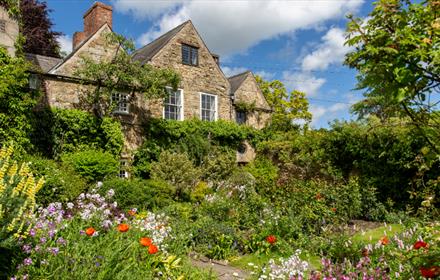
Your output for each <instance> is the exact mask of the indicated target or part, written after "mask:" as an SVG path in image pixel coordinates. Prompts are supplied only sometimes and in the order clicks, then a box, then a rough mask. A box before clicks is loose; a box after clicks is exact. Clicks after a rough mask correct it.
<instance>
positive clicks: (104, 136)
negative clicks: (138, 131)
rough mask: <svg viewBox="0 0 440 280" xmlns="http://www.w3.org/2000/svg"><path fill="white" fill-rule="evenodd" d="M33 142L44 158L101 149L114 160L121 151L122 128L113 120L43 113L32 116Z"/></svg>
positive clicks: (60, 112) (85, 114) (72, 113)
mask: <svg viewBox="0 0 440 280" xmlns="http://www.w3.org/2000/svg"><path fill="white" fill-rule="evenodd" d="M33 122H34V124H33V126H34V132H33V134H32V140H33V142H34V144H35V146H36V147H37V148H38V150H39V151H40V152H41V153H42V154H45V155H51V156H54V157H55V158H58V157H59V156H60V155H61V154H62V153H71V152H75V151H79V150H82V149H90V148H96V149H103V150H105V151H107V152H109V153H111V154H113V155H115V156H117V155H119V154H120V153H121V151H122V146H123V141H124V136H123V133H122V128H121V124H120V123H119V122H118V121H117V120H114V119H112V118H107V117H105V118H102V119H100V118H96V117H94V116H93V115H92V114H90V113H88V112H85V111H81V110H76V109H68V110H64V109H45V110H41V111H37V112H35V117H34V118H33Z"/></svg>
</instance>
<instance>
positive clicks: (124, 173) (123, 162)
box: [118, 159, 130, 179]
mask: <svg viewBox="0 0 440 280" xmlns="http://www.w3.org/2000/svg"><path fill="white" fill-rule="evenodd" d="M127 169H128V160H127V159H120V160H119V172H118V177H119V178H122V179H128V178H130V173H129V172H128V170H127Z"/></svg>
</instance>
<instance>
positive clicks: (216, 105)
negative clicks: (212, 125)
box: [199, 92, 218, 122]
mask: <svg viewBox="0 0 440 280" xmlns="http://www.w3.org/2000/svg"><path fill="white" fill-rule="evenodd" d="M203 95H207V96H214V102H215V104H214V105H215V106H214V110H215V111H214V119H213V120H204V119H203V113H202V112H203V108H202V96H203ZM199 105H200V119H201V120H202V121H209V122H215V121H217V120H218V96H217V95H215V94H210V93H205V92H200V104H199ZM205 110H206V109H205Z"/></svg>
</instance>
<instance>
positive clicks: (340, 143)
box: [323, 119, 438, 207]
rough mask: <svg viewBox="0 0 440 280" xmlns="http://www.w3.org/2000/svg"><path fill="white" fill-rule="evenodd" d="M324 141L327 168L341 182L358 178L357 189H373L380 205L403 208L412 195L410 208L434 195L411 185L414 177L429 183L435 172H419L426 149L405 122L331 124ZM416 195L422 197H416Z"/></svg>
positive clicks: (420, 186)
mask: <svg viewBox="0 0 440 280" xmlns="http://www.w3.org/2000/svg"><path fill="white" fill-rule="evenodd" d="M325 138H326V139H325V141H324V143H323V148H324V150H325V151H326V153H325V157H326V158H327V159H328V160H329V161H330V162H331V164H332V165H333V166H335V167H337V168H338V169H340V170H341V171H342V173H343V176H344V177H345V178H348V177H350V176H351V175H358V176H359V180H360V182H359V183H360V184H361V186H369V187H373V188H375V189H376V190H377V193H378V198H379V200H380V201H382V202H384V203H385V202H387V201H388V200H392V201H393V202H395V203H396V205H395V207H406V206H407V204H408V203H409V202H410V201H409V199H410V195H411V193H410V192H413V193H414V195H412V196H413V198H415V200H414V201H411V204H412V205H414V206H415V207H418V206H420V203H421V200H422V199H423V196H424V195H426V194H427V193H431V195H433V194H435V193H436V191H435V189H431V191H428V192H427V193H425V192H423V190H427V188H426V186H422V184H416V182H414V181H413V180H414V179H415V178H417V176H422V178H420V179H421V180H422V181H424V182H426V181H429V180H430V179H431V178H437V177H438V172H437V171H436V168H432V169H427V170H425V171H424V172H420V170H419V163H418V160H417V159H418V158H419V157H420V155H421V151H422V150H423V149H426V146H425V145H426V141H425V140H424V137H423V136H422V135H420V134H419V133H418V132H417V131H414V130H413V129H412V128H411V127H408V126H406V125H405V122H402V121H399V120H396V121H395V122H394V124H393V125H390V126H383V125H381V124H380V122H378V121H375V120H374V119H371V120H370V122H369V123H367V124H362V123H355V122H352V123H334V124H333V126H332V130H331V131H330V132H329V133H328V134H327V135H326V137H325ZM419 192H420V194H423V195H422V196H419V195H416V194H417V193H419Z"/></svg>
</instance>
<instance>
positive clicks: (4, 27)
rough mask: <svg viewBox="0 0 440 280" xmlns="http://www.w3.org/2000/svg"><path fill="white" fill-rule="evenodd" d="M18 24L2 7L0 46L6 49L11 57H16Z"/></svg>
mask: <svg viewBox="0 0 440 280" xmlns="http://www.w3.org/2000/svg"><path fill="white" fill-rule="evenodd" d="M18 32H19V29H18V23H17V21H15V20H14V19H12V18H11V17H10V16H9V14H8V12H7V11H6V10H5V9H4V8H3V7H0V46H2V47H5V48H6V50H7V51H8V53H9V55H11V56H14V55H15V42H16V41H17V38H18Z"/></svg>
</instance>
